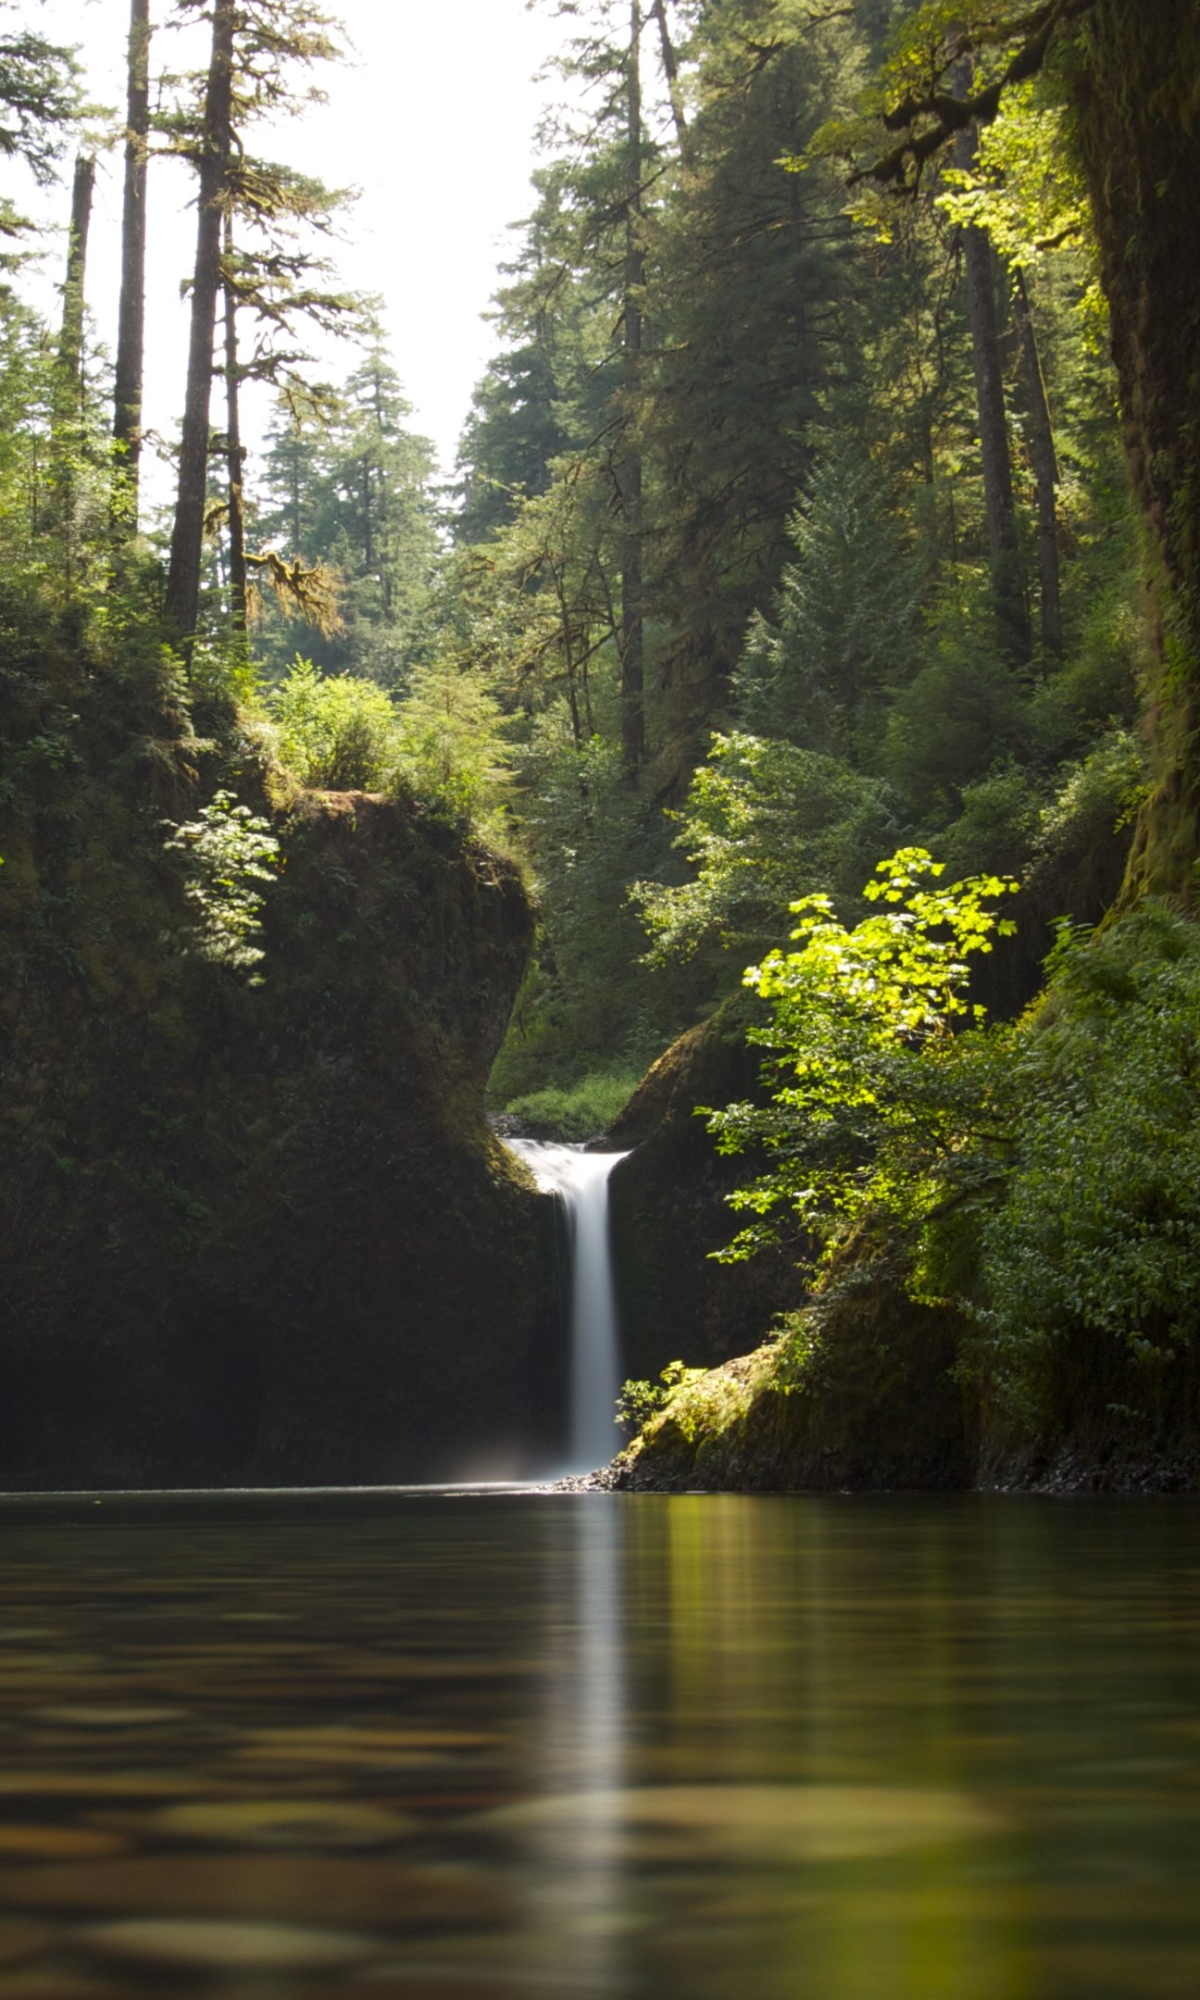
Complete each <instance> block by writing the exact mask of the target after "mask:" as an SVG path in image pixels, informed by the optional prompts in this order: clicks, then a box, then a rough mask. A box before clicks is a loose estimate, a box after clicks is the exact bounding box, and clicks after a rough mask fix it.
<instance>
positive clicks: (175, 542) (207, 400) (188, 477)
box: [166, 0, 234, 657]
mask: <svg viewBox="0 0 1200 2000" xmlns="http://www.w3.org/2000/svg"><path fill="white" fill-rule="evenodd" d="M233 36H234V0H215V6H214V11H213V34H212V59H211V62H210V64H209V71H208V86H207V89H206V91H205V97H204V134H203V138H202V141H201V153H200V189H199V197H198V201H197V210H198V215H197V223H196V268H195V275H194V277H193V280H192V323H191V337H190V341H189V345H188V373H187V395H186V400H185V403H184V412H183V433H182V437H181V440H180V448H179V485H178V490H177V494H176V501H175V526H174V531H173V533H172V536H171V566H170V569H169V571H168V574H167V595H166V616H167V623H168V624H169V626H170V627H171V629H172V632H173V634H174V636H175V638H176V639H177V640H178V641H180V643H181V644H182V646H183V648H184V651H185V655H187V656H188V657H190V653H191V647H192V643H193V640H194V638H195V632H196V619H197V616H198V613H199V609H200V564H201V558H202V555H203V548H204V503H205V495H206V491H207V481H208V447H209V436H208V425H209V407H210V404H211V400H212V380H213V336H214V333H215V330H216V317H217V293H218V291H219V289H220V283H221V216H222V210H223V207H224V202H225V191H226V182H227V179H228V172H229V153H230V146H231V143H232V140H231V118H232V94H233Z"/></svg>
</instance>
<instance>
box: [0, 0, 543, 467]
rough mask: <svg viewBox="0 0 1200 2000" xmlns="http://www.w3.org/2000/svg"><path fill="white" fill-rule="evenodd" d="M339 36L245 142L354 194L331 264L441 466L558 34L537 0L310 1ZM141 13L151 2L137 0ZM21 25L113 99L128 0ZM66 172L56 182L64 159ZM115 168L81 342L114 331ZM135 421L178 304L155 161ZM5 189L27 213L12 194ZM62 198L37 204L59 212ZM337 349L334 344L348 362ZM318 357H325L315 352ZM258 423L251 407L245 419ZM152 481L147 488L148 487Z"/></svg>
mask: <svg viewBox="0 0 1200 2000" xmlns="http://www.w3.org/2000/svg"><path fill="white" fill-rule="evenodd" d="M328 4H329V11H330V12H331V13H335V14H337V15H338V16H339V17H340V18H341V19H342V20H343V21H344V22H345V25H346V27H347V30H348V32H349V34H350V37H351V39H352V41H353V43H354V46H355V51H356V54H355V58H354V63H353V66H347V65H342V66H338V67H331V68H330V69H329V70H328V72H327V74H326V77H325V78H324V83H325V87H326V88H327V89H328V92H329V97H330V102H329V103H328V104H327V105H326V106H324V107H322V108H318V109H316V110H314V111H312V112H310V113H309V114H308V115H307V117H306V118H305V119H304V120H303V122H300V123H296V124H293V125H291V126H290V127H288V128H287V129H286V131H285V132H283V133H282V134H272V135H268V134H267V133H266V132H265V130H264V131H263V132H262V133H261V134H260V136H259V138H258V140H257V141H256V144H257V146H258V149H259V150H260V151H262V152H263V153H266V154H268V156H271V155H273V156H274V157H277V158H279V159H283V160H286V161H287V162H288V163H289V164H290V165H292V166H295V167H297V168H299V169H300V170H301V171H303V172H308V173H311V174H313V175H314V176H315V177H317V178H318V179H321V180H323V181H325V182H326V183H327V184H329V185H333V186H354V187H358V188H360V189H361V190H362V199H361V201H360V202H359V203H358V205H357V208H356V209H355V210H353V211H352V212H351V214H350V216H349V218H348V221H347V225H346V226H347V233H348V237H349V240H348V241H347V242H346V243H345V244H344V245H341V246H337V248H336V254H337V262H338V267H339V271H340V273H341V274H342V276H343V277H344V279H345V281H346V282H347V283H348V284H349V285H351V286H353V287H355V288H357V289H360V290H363V291H369V292H372V293H378V294H381V295H382V297H383V299H384V301H385V321H386V325H387V329H388V333H389V336H390V342H391V348H392V353H393V358H394V361H395V365H396V368H397V370H398V372H399V374H400V377H401V380H402V381H403V383H404V387H405V392H406V394H407V396H408V398H409V401H410V402H411V403H412V404H413V406H414V418H413V427H414V428H415V429H417V430H419V431H421V432H423V433H424V434H425V435H426V436H428V437H430V438H432V439H433V441H434V443H435V445H436V447H437V450H438V454H439V456H440V458H441V461H442V464H443V466H445V467H447V468H448V467H449V466H450V465H452V463H453V458H454V449H455V445H456V442H457V439H458V435H459V432H460V431H461V429H462V425H463V422H464V419H465V417H466V415H467V411H468V408H469V405H470V400H471V393H472V390H473V389H474V387H475V384H476V382H477V381H478V379H479V377H480V375H481V374H482V373H483V369H484V366H485V364H486V361H487V358H488V355H489V354H490V353H491V351H492V345H493V337H492V332H491V329H490V327H489V326H488V325H487V324H485V322H484V320H483V319H482V317H481V315H482V314H483V313H484V312H485V311H486V309H487V305H488V301H489V299H490V297H491V295H492V293H493V291H494V290H495V288H496V284H497V267H498V265H499V264H501V263H503V262H504V261H506V259H507V258H508V257H509V256H510V255H511V253H512V248H513V238H512V237H511V236H510V235H508V234H507V230H508V225H510V224H512V223H513V222H516V221H519V220H520V219H522V218H523V217H524V216H525V215H526V214H527V213H528V212H529V208H530V206H531V195H530V189H529V176H530V173H531V171H532V169H533V166H534V164H535V147H534V132H535V129H536V126H537V124H538V121H539V118H540V117H541V115H542V113H543V111H544V110H545V108H546V107H547V105H548V104H549V102H550V101H551V100H552V99H553V98H554V96H555V94H556V89H557V88H558V87H559V86H557V85H556V82H555V80H554V79H553V78H551V79H550V80H549V81H543V82H540V83H539V82H536V81H535V77H536V73H537V72H538V71H539V69H541V67H542V65H543V64H544V63H545V61H546V58H547V57H548V56H549V55H550V54H551V52H552V51H554V50H555V49H556V48H558V47H560V46H561V43H562V39H563V34H564V27H563V24H562V23H561V22H558V21H556V20H555V19H554V18H553V16H552V14H551V11H550V8H549V6H548V5H547V4H545V0H542V4H539V5H535V7H534V8H533V9H532V10H528V9H527V8H526V6H525V4H524V0H452V4H449V0H444V4H440V5H439V4H436V3H435V0H342V4H341V5H339V4H338V0H328ZM152 8H153V14H154V18H155V20H156V21H158V20H160V19H162V17H163V15H164V14H165V11H166V0H152ZM18 11H19V13H20V14H21V15H22V16H23V17H24V18H25V19H26V20H27V21H28V23H29V25H30V26H31V27H36V28H37V29H38V31H39V32H41V33H43V34H46V35H48V36H49V37H51V38H52V39H54V40H57V41H61V42H63V43H66V44H79V45H80V46H81V47H82V50H83V55H84V61H85V64H86V68H87V74H88V87H89V91H90V93H91V95H92V97H93V99H94V100H95V101H97V102H99V103H102V104H105V105H111V106H113V107H114V108H115V107H117V106H123V104H124V80H123V65H124V57H125V43H126V35H127V31H128V0H40V4H39V0H24V4H22V5H20V7H19V9H18ZM167 52H169V54H168V55H167V59H168V60H170V61H171V62H172V63H177V62H179V60H180V57H181V54H182V49H181V45H180V37H179V36H177V35H174V34H173V35H170V36H167V35H164V36H162V37H161V38H160V40H159V43H158V60H159V61H160V62H161V61H162V60H163V59H164V54H165V53H167ZM66 172H67V173H68V175H69V163H67V167H66ZM121 176H122V162H121V157H120V154H119V153H113V154H111V155H109V156H108V157H106V158H105V159H103V160H102V161H101V165H100V171H99V174H98V177H97V189H96V203H95V210H94V215H93V224H92V232H93V233H92V240H91V244H90V246H89V277H88V304H89V307H90V309H91V312H92V315H93V318H94V321H95V324H96V329H97V333H98V335H99V337H100V338H101V339H102V340H103V341H104V342H105V343H106V344H107V345H108V346H109V348H110V350H111V348H112V346H113V344H114V342H115V338H116V318H117V287H118V280H119V225H120V213H121ZM151 180H152V190H151V204H150V245H149V273H148V292H149V299H148V313H147V371H146V390H147V407H146V420H147V424H148V425H149V426H150V428H152V429H154V428H157V429H158V430H160V431H162V432H164V433H166V432H169V431H170V430H171V427H172V424H173V422H174V421H175V420H176V419H177V417H178V414H179V411H180V408H181V405H182V399H183V378H184V366H185V352H186V308H185V307H184V306H183V304H182V303H181V301H180V295H179V294H180V284H181V282H182V281H183V280H184V279H185V278H187V277H188V276H189V275H190V271H191V262H192V254H193V240H194V217H193V214H192V212H191V211H189V210H187V209H186V208H185V206H184V204H186V202H187V201H188V200H189V198H190V195H191V185H190V176H188V175H187V173H186V171H185V170H184V169H182V168H180V167H177V166H175V165H174V164H172V163H161V164H156V166H155V168H154V169H153V170H152V175H151ZM10 188H11V191H12V192H13V194H14V196H15V198H16V199H18V201H19V202H21V203H23V204H24V205H25V206H26V207H27V208H33V207H34V206H35V202H34V198H33V197H32V196H31V195H30V194H29V191H28V189H26V188H18V187H17V186H16V185H15V175H13V176H11V177H10ZM68 201H69V195H68V191H67V189H66V187H65V186H64V188H63V189H61V190H57V191H55V193H54V195H53V199H52V205H51V207H50V209H49V210H47V208H46V207H45V205H44V203H43V202H41V201H38V202H37V203H36V206H37V209H38V211H39V213H41V214H43V215H45V214H48V213H49V214H52V215H53V216H54V217H56V218H58V217H60V216H61V217H62V219H63V220H64V221H65V215H66V209H67V206H68ZM61 261H62V259H61V253H59V254H52V255H51V256H50V257H49V258H48V260H47V262H46V268H45V274H44V278H43V280H42V285H41V299H40V303H42V304H43V306H45V307H46V308H47V309H51V310H52V309H53V299H54V294H53V291H52V286H53V285H54V284H55V283H58V282H60V281H61V271H60V269H59V268H58V267H59V265H60V264H61ZM352 365H353V357H352V355H351V354H350V351H349V350H348V349H347V350H346V353H345V367H346V370H347V372H348V370H349V368H350V367H351V366H352ZM326 366H328V363H326ZM260 420H261V412H260ZM155 489H157V490H158V491H161V490H162V487H161V483H160V481H157V480H156V481H154V482H153V488H152V490H155Z"/></svg>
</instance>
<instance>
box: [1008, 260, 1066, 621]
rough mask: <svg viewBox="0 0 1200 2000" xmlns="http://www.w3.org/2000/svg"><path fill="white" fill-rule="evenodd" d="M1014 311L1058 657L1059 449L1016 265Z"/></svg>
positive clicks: (1045, 613)
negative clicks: (1055, 443) (1018, 337)
mask: <svg viewBox="0 0 1200 2000" xmlns="http://www.w3.org/2000/svg"><path fill="white" fill-rule="evenodd" d="M1013 310H1014V313H1015V315H1016V321H1017V332H1018V334H1019V335H1020V340H1021V359H1022V361H1023V363H1024V367H1025V383H1026V390H1027V393H1028V396H1029V450H1030V456H1031V457H1032V459H1033V472H1034V478H1035V479H1036V481H1037V517H1038V575H1039V578H1040V581H1041V593H1042V605H1041V610H1042V644H1043V646H1044V647H1045V649H1046V651H1047V653H1049V654H1050V655H1051V656H1052V657H1053V658H1054V659H1061V658H1062V650H1063V635H1062V588H1061V580H1060V577H1059V565H1058V453H1057V452H1056V451H1055V449H1054V425H1053V423H1052V421H1051V417H1050V399H1049V397H1048V396H1047V394H1046V378H1045V375H1044V374H1043V373H1042V357H1041V355H1040V353H1039V352H1038V342H1037V330H1036V328H1035V327H1034V324H1033V311H1032V308H1031V307H1030V303H1029V291H1028V288H1027V287H1026V284H1025V273H1024V272H1023V271H1022V270H1021V269H1020V268H1019V267H1018V269H1017V272H1016V275H1015V278H1014V281H1013Z"/></svg>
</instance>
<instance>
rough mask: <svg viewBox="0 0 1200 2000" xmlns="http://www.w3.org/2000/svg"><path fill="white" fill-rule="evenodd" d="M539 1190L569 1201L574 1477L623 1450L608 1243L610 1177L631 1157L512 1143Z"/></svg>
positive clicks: (529, 1141)
mask: <svg viewBox="0 0 1200 2000" xmlns="http://www.w3.org/2000/svg"><path fill="white" fill-rule="evenodd" d="M506 1143H507V1144H508V1146H509V1147H510V1148H511V1150H512V1151H513V1152H514V1153H515V1154H516V1155H517V1157H518V1159H521V1160H524V1162H525V1165H526V1166H527V1167H528V1168H529V1169H530V1172H531V1173H532V1174H533V1177H534V1179H535V1180H536V1182H537V1184H538V1186H539V1187H540V1188H542V1189H543V1190H544V1191H545V1192H546V1193H547V1194H557V1195H559V1196H560V1197H561V1199H562V1201H563V1204H564V1206H565V1208H566V1211H567V1230H568V1235H569V1239H570V1245H571V1426H570V1447H569V1450H570V1465H569V1467H568V1470H569V1471H572V1472H591V1471H594V1469H595V1468H596V1467H597V1466H599V1465H607V1464H608V1461H609V1459H610V1458H611V1457H612V1456H613V1454H614V1452H615V1451H616V1450H617V1448H618V1446H619V1445H620V1443H621V1437H620V1433H619V1432H618V1430H617V1427H616V1416H615V1414H614V1408H613V1406H614V1404H615V1403H616V1400H617V1393H618V1391H619V1389H620V1387H621V1358H620V1344H619V1340H618V1334H617V1301H616V1293H615V1290H614V1287H613V1273H612V1256H611V1254H610V1250H609V1241H608V1177H609V1175H610V1174H611V1173H612V1170H613V1168H614V1167H615V1166H616V1165H617V1163H618V1161H620V1160H623V1159H626V1158H627V1157H628V1156H627V1155H626V1154H625V1153H585V1152H582V1151H581V1150H580V1149H579V1147H577V1146H561V1145H553V1144H544V1143H543V1142H542V1141H541V1140H538V1139H509V1140H508V1141H507V1142H506Z"/></svg>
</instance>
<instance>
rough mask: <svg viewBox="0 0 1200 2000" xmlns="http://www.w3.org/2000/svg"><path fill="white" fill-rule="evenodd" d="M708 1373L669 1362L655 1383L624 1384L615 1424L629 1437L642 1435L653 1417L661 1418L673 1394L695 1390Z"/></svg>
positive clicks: (631, 1382)
mask: <svg viewBox="0 0 1200 2000" xmlns="http://www.w3.org/2000/svg"><path fill="white" fill-rule="evenodd" d="M706 1373H707V1370H706V1369H703V1368H689V1367H688V1366H687V1364H686V1362H683V1361H668V1363H667V1365H666V1367H665V1368H664V1369H663V1370H662V1372H661V1373H660V1375H659V1378H658V1380H657V1382H633V1381H629V1382H623V1383H622V1384H621V1393H620V1395H619V1396H618V1397H617V1422H618V1423H619V1424H620V1425H621V1426H622V1428H623V1429H624V1431H625V1433H626V1435H627V1436H629V1437H636V1436H637V1434H638V1432H639V1431H644V1430H645V1428H646V1425H647V1424H648V1423H649V1422H650V1420H651V1418H652V1417H657V1416H661V1414H662V1412H663V1411H664V1410H665V1409H666V1408H667V1407H668V1405H669V1404H670V1402H671V1401H672V1398H673V1397H674V1396H675V1394H676V1392H677V1391H678V1390H680V1389H685V1390H687V1389H694V1388H695V1386H696V1385H697V1383H699V1382H702V1381H703V1379H704V1377H705V1375H706Z"/></svg>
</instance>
